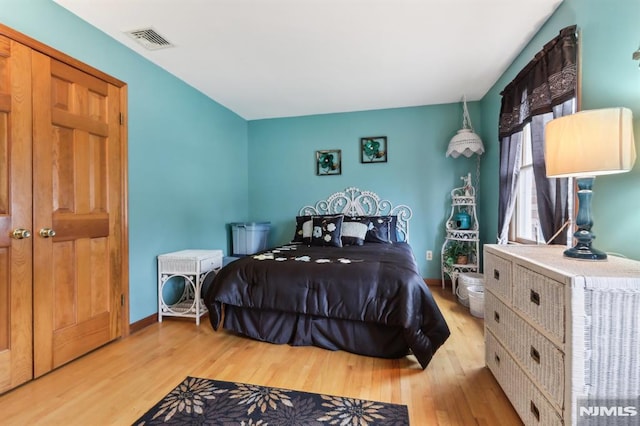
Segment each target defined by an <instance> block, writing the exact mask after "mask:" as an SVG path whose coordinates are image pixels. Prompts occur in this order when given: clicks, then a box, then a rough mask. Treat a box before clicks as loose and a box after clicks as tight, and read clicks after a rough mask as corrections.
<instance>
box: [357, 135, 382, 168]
mask: <svg viewBox="0 0 640 426" xmlns="http://www.w3.org/2000/svg"><path fill="white" fill-rule="evenodd" d="M387 153H388V147H387V137H386V136H370V137H366V138H360V162H361V163H386V162H387V157H388V155H387Z"/></svg>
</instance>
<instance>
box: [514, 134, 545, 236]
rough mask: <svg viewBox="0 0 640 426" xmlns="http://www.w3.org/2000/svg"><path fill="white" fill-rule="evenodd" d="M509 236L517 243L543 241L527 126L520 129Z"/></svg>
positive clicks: (529, 135)
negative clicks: (514, 200) (513, 205)
mask: <svg viewBox="0 0 640 426" xmlns="http://www.w3.org/2000/svg"><path fill="white" fill-rule="evenodd" d="M510 234H511V236H510V238H509V239H510V240H511V241H517V242H519V243H537V242H539V241H541V240H543V238H542V234H541V232H540V221H539V219H538V204H537V202H536V180H535V178H534V176H533V155H532V153H531V128H530V125H529V124H527V125H526V126H525V127H524V128H523V129H522V149H521V155H520V175H519V177H518V192H517V195H516V207H515V211H514V214H513V217H512V220H511V233H510Z"/></svg>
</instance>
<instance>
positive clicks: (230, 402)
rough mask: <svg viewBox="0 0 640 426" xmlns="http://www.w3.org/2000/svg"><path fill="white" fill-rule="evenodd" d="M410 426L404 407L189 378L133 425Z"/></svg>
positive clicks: (405, 407)
mask: <svg viewBox="0 0 640 426" xmlns="http://www.w3.org/2000/svg"><path fill="white" fill-rule="evenodd" d="M408 424H409V415H408V410H407V406H406V405H399V404H389V403H385V402H375V401H367V400H363V399H354V398H345V397H341V396H331V395H321V394H315V393H308V392H298V391H293V390H289V389H278V388H271V387H266V386H257V385H248V384H244V383H232V382H222V381H218V380H210V379H199V378H196V377H187V378H186V379H185V380H184V381H183V382H182V383H180V384H179V385H178V386H176V388H175V389H174V390H172V391H171V392H170V393H169V394H168V395H167V396H165V397H164V398H163V399H162V400H161V401H160V402H158V403H157V404H156V405H154V406H153V408H151V409H150V410H149V411H147V413H145V414H144V415H143V416H142V417H140V418H139V419H138V420H137V421H136V422H135V423H134V425H246V426H249V425H254V426H267V425H290V426H293V425H300V426H303V425H304V426H314V425H349V426H365V425H372V426H373V425H385V426H386V425H393V426H401V425H408Z"/></svg>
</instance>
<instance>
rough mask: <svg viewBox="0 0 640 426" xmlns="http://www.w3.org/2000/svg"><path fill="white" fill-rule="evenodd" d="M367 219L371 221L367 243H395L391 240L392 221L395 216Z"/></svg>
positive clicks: (370, 217)
mask: <svg viewBox="0 0 640 426" xmlns="http://www.w3.org/2000/svg"><path fill="white" fill-rule="evenodd" d="M366 218H367V219H368V220H369V231H367V236H366V237H365V241H366V242H371V243H391V242H392V241H393V240H392V239H391V221H392V218H393V216H366ZM396 220H397V218H396ZM394 234H395V228H394ZM396 239H397V237H396Z"/></svg>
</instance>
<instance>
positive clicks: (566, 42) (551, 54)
mask: <svg viewBox="0 0 640 426" xmlns="http://www.w3.org/2000/svg"><path fill="white" fill-rule="evenodd" d="M576 30H577V28H576V26H575V25H572V26H570V27H566V28H563V29H562V30H561V31H560V34H559V35H558V36H557V37H555V38H554V39H553V40H551V41H550V42H548V43H547V44H546V45H545V46H544V48H543V49H542V50H541V51H540V52H538V53H537V54H536V55H535V57H534V58H533V60H532V61H531V62H529V64H527V66H525V67H524V69H522V71H520V72H519V73H518V75H517V76H516V78H515V79H514V80H513V81H512V82H511V83H509V84H508V85H507V86H506V87H505V88H504V90H503V91H502V93H501V94H502V107H501V109H500V123H499V137H500V192H499V211H498V233H499V234H498V243H501V244H506V242H507V241H508V232H509V222H510V220H511V214H512V213H513V209H514V206H515V196H516V188H517V182H518V174H519V163H520V162H519V158H520V157H519V155H520V152H521V149H522V134H521V132H522V129H523V128H524V126H525V125H526V124H528V123H531V144H532V148H533V168H534V176H535V181H536V190H537V192H536V195H537V199H538V213H539V217H540V226H541V230H542V234H543V236H544V238H545V240H548V239H549V238H551V237H552V236H553V235H554V233H556V232H557V231H558V229H560V227H561V226H562V224H563V223H564V222H565V221H566V220H567V218H568V208H567V202H568V200H567V196H568V194H567V188H568V184H567V179H548V178H547V177H546V167H545V163H544V125H545V124H546V122H548V121H549V120H551V119H553V118H557V117H561V116H563V115H567V114H571V113H573V112H574V110H575V104H576V102H575V100H576V93H577V78H578V64H577V58H578V37H577V32H576ZM566 241H567V236H566V230H563V231H562V232H561V233H559V234H558V235H557V236H556V237H555V238H554V240H553V241H552V242H551V243H558V244H563V243H566Z"/></svg>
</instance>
